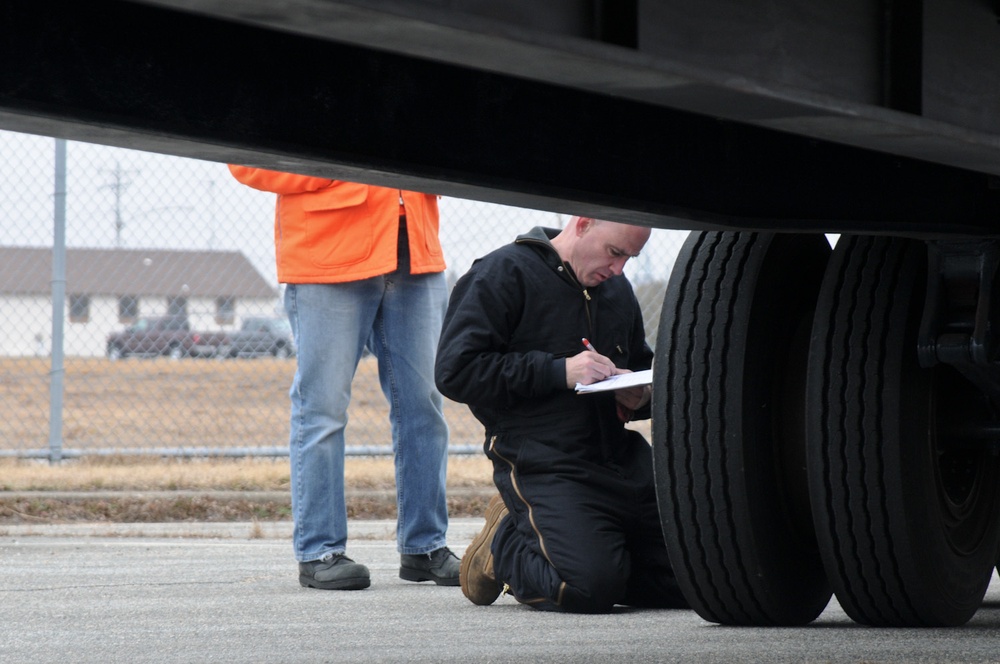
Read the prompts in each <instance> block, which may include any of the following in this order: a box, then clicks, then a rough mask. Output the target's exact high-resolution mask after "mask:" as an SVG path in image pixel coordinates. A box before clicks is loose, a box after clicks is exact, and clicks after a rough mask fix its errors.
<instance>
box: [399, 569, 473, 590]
mask: <svg viewBox="0 0 1000 664" xmlns="http://www.w3.org/2000/svg"><path fill="white" fill-rule="evenodd" d="M399 578H401V579H403V580H404V581H433V582H434V583H436V584H438V585H439V586H457V585H458V584H459V581H458V577H454V578H442V577H440V576H437V575H436V574H433V573H431V572H428V571H427V570H422V569H414V568H412V567H400V568H399Z"/></svg>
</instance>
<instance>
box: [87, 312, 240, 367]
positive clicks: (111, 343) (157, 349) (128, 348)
mask: <svg viewBox="0 0 1000 664" xmlns="http://www.w3.org/2000/svg"><path fill="white" fill-rule="evenodd" d="M225 341H226V338H225V335H221V334H219V333H213V332H195V331H192V330H191V325H190V323H189V322H188V319H187V316H159V317H148V318H140V319H139V320H137V321H136V322H135V323H133V324H132V325H129V326H128V327H126V328H125V329H124V330H121V331H119V332H112V333H111V334H109V335H108V339H107V346H106V347H107V354H108V358H109V359H111V360H118V359H121V358H124V357H128V356H131V355H135V356H139V357H159V356H167V357H170V358H172V359H175V360H179V359H181V358H182V357H215V356H216V355H218V354H219V353H220V346H221V345H222V344H224V343H225Z"/></svg>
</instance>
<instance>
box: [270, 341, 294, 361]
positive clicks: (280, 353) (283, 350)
mask: <svg viewBox="0 0 1000 664" xmlns="http://www.w3.org/2000/svg"><path fill="white" fill-rule="evenodd" d="M274 356H275V357H276V358H278V359H279V360H287V359H288V358H289V357H291V356H292V353H291V351H289V350H288V346H286V345H285V344H278V345H277V346H275V348H274Z"/></svg>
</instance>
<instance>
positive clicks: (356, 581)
mask: <svg viewBox="0 0 1000 664" xmlns="http://www.w3.org/2000/svg"><path fill="white" fill-rule="evenodd" d="M371 584H372V580H371V578H369V577H363V576H359V577H354V578H350V579H336V580H335V581H317V580H316V579H314V578H312V577H311V576H305V575H302V574H300V575H299V585H301V586H302V587H303V588H318V589H320V590H364V589H365V588H367V587H368V586H370V585H371Z"/></svg>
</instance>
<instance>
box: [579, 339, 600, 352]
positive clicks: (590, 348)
mask: <svg viewBox="0 0 1000 664" xmlns="http://www.w3.org/2000/svg"><path fill="white" fill-rule="evenodd" d="M580 341H582V342H583V347H584V348H586V349H587V350H589V351H590V352H592V353H596V352H597V349H596V348H594V347H593V346H592V345H591V343H590V342H589V341H588V340H587V337H584V338H583V339H580Z"/></svg>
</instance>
